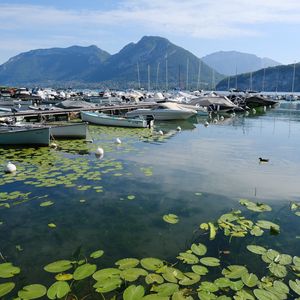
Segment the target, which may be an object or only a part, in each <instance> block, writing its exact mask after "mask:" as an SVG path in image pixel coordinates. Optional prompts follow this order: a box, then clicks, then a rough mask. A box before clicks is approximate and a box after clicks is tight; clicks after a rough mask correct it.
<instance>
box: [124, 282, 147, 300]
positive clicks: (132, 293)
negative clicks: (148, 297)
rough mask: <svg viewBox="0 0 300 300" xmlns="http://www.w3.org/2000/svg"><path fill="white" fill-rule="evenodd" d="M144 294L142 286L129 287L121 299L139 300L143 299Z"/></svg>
mask: <svg viewBox="0 0 300 300" xmlns="http://www.w3.org/2000/svg"><path fill="white" fill-rule="evenodd" d="M144 294H145V289H144V287H143V286H141V285H138V286H135V285H130V286H129V287H127V288H126V290H125V291H124V293H123V299H124V300H140V299H142V298H143V296H144Z"/></svg>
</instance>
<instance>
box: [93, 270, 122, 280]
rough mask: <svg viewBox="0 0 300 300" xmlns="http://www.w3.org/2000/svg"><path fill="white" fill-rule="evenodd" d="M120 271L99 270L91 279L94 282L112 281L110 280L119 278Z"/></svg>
mask: <svg viewBox="0 0 300 300" xmlns="http://www.w3.org/2000/svg"><path fill="white" fill-rule="evenodd" d="M120 273H121V271H120V270H119V269H116V268H106V269H102V270H99V271H97V272H95V273H94V274H93V278H94V279H95V280H96V281H103V280H106V279H112V278H120Z"/></svg>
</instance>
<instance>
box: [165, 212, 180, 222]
mask: <svg viewBox="0 0 300 300" xmlns="http://www.w3.org/2000/svg"><path fill="white" fill-rule="evenodd" d="M163 220H164V221H165V222H167V223H170V224H176V223H178V222H179V219H178V216H176V215H174V214H168V215H164V216H163Z"/></svg>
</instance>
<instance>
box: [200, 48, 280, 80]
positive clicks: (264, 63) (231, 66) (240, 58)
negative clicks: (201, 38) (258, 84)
mask: <svg viewBox="0 0 300 300" xmlns="http://www.w3.org/2000/svg"><path fill="white" fill-rule="evenodd" d="M201 59H202V60H203V61H204V62H205V63H206V64H208V65H209V66H210V67H211V68H214V69H215V70H216V71H217V72H219V73H221V74H224V75H226V76H228V75H229V76H231V75H236V74H242V73H248V72H254V71H257V70H260V69H263V68H268V67H274V66H278V65H281V63H279V62H277V61H275V60H272V59H270V58H267V57H264V58H260V57H258V56H256V55H254V54H249V53H242V52H237V51H219V52H215V53H212V54H209V55H206V56H204V57H202V58H201Z"/></svg>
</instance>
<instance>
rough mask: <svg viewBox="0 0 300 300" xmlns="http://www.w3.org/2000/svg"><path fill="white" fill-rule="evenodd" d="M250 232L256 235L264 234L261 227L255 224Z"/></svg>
mask: <svg viewBox="0 0 300 300" xmlns="http://www.w3.org/2000/svg"><path fill="white" fill-rule="evenodd" d="M250 234H252V235H254V236H262V235H263V234H264V231H263V230H262V229H261V228H260V227H258V226H256V225H255V226H253V227H252V229H251V231H250Z"/></svg>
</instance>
